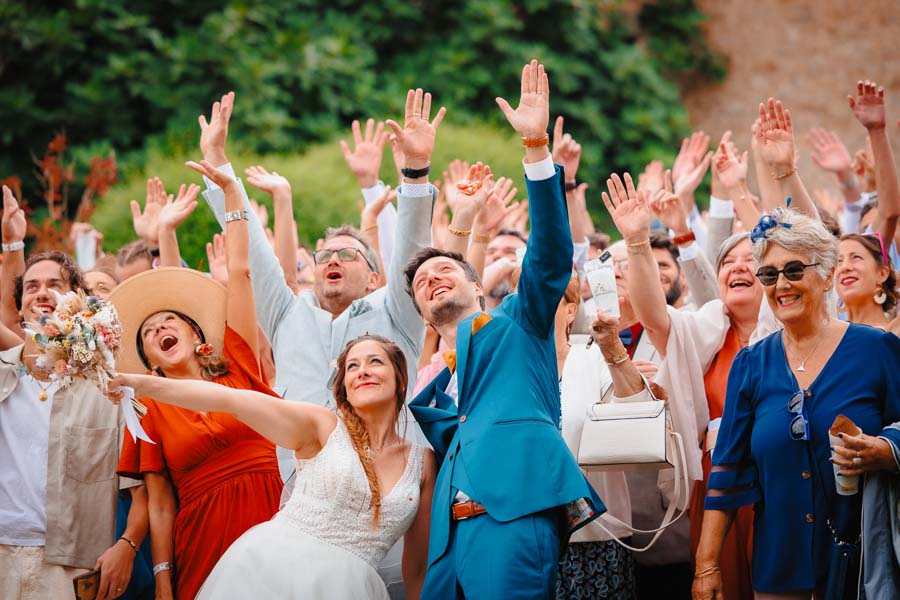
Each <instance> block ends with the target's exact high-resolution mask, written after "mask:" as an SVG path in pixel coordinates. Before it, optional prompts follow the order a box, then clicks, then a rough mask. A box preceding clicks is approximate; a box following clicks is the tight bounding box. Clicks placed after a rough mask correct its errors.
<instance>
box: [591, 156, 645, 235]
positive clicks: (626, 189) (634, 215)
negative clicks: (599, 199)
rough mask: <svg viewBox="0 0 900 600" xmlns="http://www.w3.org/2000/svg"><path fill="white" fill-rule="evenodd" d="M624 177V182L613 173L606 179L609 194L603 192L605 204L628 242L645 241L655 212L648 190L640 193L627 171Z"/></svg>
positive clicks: (617, 227)
mask: <svg viewBox="0 0 900 600" xmlns="http://www.w3.org/2000/svg"><path fill="white" fill-rule="evenodd" d="M624 178H625V182H624V183H623V182H622V179H620V178H619V176H618V175H616V174H613V175H612V177H611V178H610V179H607V180H606V188H607V189H608V190H609V194H608V195H607V193H606V192H603V194H602V196H603V204H605V205H606V210H608V211H609V214H610V216H611V217H612V219H613V223H615V225H616V229H618V230H619V233H621V234H622V237H623V238H624V239H625V241H626V242H628V243H629V244H632V243H636V242H643V241H644V240H647V239H649V237H650V224H651V223H652V222H653V213H652V212H650V206H649V201H648V198H647V194H646V192H643V191H641V192H640V193H638V191H637V190H636V189H635V188H634V182H633V181H632V180H631V175H629V174H628V173H625V176H624Z"/></svg>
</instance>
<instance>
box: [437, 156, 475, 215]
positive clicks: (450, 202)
mask: <svg viewBox="0 0 900 600" xmlns="http://www.w3.org/2000/svg"><path fill="white" fill-rule="evenodd" d="M469 168H470V167H469V163H468V162H466V161H464V160H460V159H458V158H455V159H453V160H452V161H450V164H449V165H448V166H447V170H446V171H444V173H443V177H444V185H443V186H442V187H441V191H442V192H443V194H444V200H446V201H447V206H449V207H450V212H451V213H455V212H456V210H457V209H458V208H459V205H460V203H461V202H463V199H462V198H460V196H462V194H461V193H460V192H459V189H457V187H456V184H457V183H459V182H461V181H463V180H465V179H466V177H468V176H469Z"/></svg>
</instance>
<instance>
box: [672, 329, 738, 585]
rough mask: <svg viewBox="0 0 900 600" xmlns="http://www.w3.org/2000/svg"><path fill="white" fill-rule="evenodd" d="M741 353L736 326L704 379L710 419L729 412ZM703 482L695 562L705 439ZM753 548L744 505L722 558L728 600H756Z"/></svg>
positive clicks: (708, 461)
mask: <svg viewBox="0 0 900 600" xmlns="http://www.w3.org/2000/svg"><path fill="white" fill-rule="evenodd" d="M740 350H741V340H740V338H739V337H738V334H737V330H736V329H734V327H731V328H729V329H728V333H727V334H726V335H725V344H724V345H723V346H722V349H721V350H719V353H718V354H717V355H716V357H715V358H714V359H713V362H712V364H711V365H710V366H709V369H707V371H706V374H705V375H704V376H703V384H704V387H705V388H706V400H707V404H708V406H709V419H710V420H713V419H718V418H721V417H722V413H723V412H724V410H725V390H726V389H727V387H728V373H729V371H731V363H732V362H733V361H734V357H735V356H736V355H737V353H738V352H739V351H740ZM702 449H703V481H695V482H694V489H693V492H692V493H691V505H690V509H689V512H688V518H689V519H690V525H691V562H693V561H695V560H696V556H697V548H698V546H699V545H700V531H701V527H702V525H703V501H704V500H705V499H706V483H707V482H708V481H709V471H710V469H711V467H712V455H711V453H710V452H707V451H706V438H704V439H703V448H702ZM752 548H753V507H752V506H744V507H741V508H739V509H738V511H737V516H736V517H735V519H734V523H733V524H732V526H731V530H730V531H729V532H728V535H727V536H725V543H724V545H723V546H722V554H721V555H720V556H719V569H720V571H721V573H722V591H723V592H724V597H725V598H726V599H727V600H753V582H752V579H751V570H750V559H751V557H752Z"/></svg>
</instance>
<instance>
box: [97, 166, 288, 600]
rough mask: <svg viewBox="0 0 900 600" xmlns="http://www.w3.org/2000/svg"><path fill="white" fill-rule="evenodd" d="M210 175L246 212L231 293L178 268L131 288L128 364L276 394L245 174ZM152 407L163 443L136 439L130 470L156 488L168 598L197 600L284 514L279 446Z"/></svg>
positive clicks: (131, 283) (126, 298)
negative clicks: (267, 373)
mask: <svg viewBox="0 0 900 600" xmlns="http://www.w3.org/2000/svg"><path fill="white" fill-rule="evenodd" d="M200 169H201V171H202V172H204V174H206V175H207V176H209V177H210V178H211V179H213V180H214V181H215V182H216V183H217V184H218V185H220V186H221V187H222V188H223V189H224V190H225V199H226V209H227V210H228V211H236V212H235V213H234V214H235V215H236V218H233V219H232V220H230V221H228V223H227V224H226V227H227V235H226V251H227V253H228V271H229V285H228V288H227V290H226V288H224V287H223V286H222V285H220V284H219V283H216V282H215V281H213V280H212V279H211V278H209V277H206V276H205V275H204V274H202V273H199V272H197V271H192V270H188V269H181V268H175V267H171V268H165V267H164V268H161V269H155V270H151V271H147V272H144V273H141V274H139V275H136V276H134V277H132V278H130V279H129V280H127V281H126V282H124V283H122V284H121V285H120V286H119V287H118V288H116V290H115V292H114V293H113V295H112V296H111V297H110V300H111V301H112V302H113V303H114V304H115V306H116V308H117V309H118V311H119V315H120V319H121V321H122V328H123V348H122V351H121V354H120V356H119V357H118V359H117V368H118V370H119V371H121V372H143V371H148V370H149V371H150V372H152V373H154V374H156V375H158V376H162V377H168V378H173V379H205V380H207V381H213V382H216V383H219V384H221V385H224V386H227V387H231V388H238V389H249V390H256V391H260V392H263V393H266V394H270V395H273V396H274V395H275V394H274V392H272V391H271V389H270V388H269V386H268V385H267V383H266V381H265V380H264V376H263V375H262V371H261V368H260V361H259V349H258V338H257V323H256V317H255V315H256V310H255V307H254V304H253V290H252V287H251V285H250V279H249V276H248V273H249V265H248V259H247V248H248V233H247V223H246V220H245V219H244V218H241V215H242V213H241V212H240V211H241V209H242V208H243V199H242V197H241V194H240V191H239V189H238V186H237V183H236V181H235V180H234V179H231V178H230V177H228V176H226V175H224V174H222V173H220V172H219V171H217V170H215V169H212V168H211V167H209V166H208V165H205V164H204V167H200ZM176 204H177V202H176ZM182 208H183V209H184V208H185V207H182ZM192 208H193V207H189V208H186V209H185V210H187V212H188V214H189V210H192ZM174 210H177V207H176V209H173V212H174ZM169 216H172V215H166V214H165V213H164V214H163V215H161V216H160V255H161V260H162V262H163V264H166V263H167V262H170V261H169V260H167V256H164V255H167V254H168V255H169V256H171V252H168V250H171V245H170V246H169V247H168V248H167V242H172V241H174V226H175V225H177V219H176V218H173V219H172V220H171V221H169V220H168V217H169ZM184 216H186V215H184ZM182 220H183V219H182ZM173 222H175V223H174V224H173ZM168 234H171V235H169V239H168V240H167V239H166V237H167V235H168ZM176 244H177V243H176ZM175 247H176V248H177V245H176V246H175ZM175 255H176V256H177V250H176V252H175ZM226 323H227V325H226ZM140 401H141V402H142V403H143V404H144V405H146V407H147V413H146V415H145V416H144V417H143V419H142V421H141V425H142V426H143V428H144V430H145V431H146V432H147V434H148V436H149V437H150V438H151V439H152V440H153V441H154V442H155V443H154V444H150V443H147V442H144V441H139V442H138V443H137V444H134V443H132V441H131V439H130V438H126V443H125V448H124V449H123V452H122V458H121V461H120V463H119V472H120V473H123V474H124V473H128V474H129V475H131V476H141V477H143V478H144V480H145V483H146V485H147V492H148V495H149V512H150V531H151V535H152V549H153V562H154V574H155V576H156V589H157V596H156V597H157V599H167V598H177V599H179V600H182V599H183V600H191V599H193V598H194V596H195V595H196V594H197V591H198V590H199V589H200V587H201V586H202V585H203V582H204V581H205V580H206V578H207V576H208V575H209V573H210V572H211V571H212V569H213V567H214V566H215V565H216V563H217V562H218V560H219V558H220V557H221V556H222V555H223V554H224V553H225V551H226V550H227V549H228V547H229V546H230V545H231V543H232V542H234V541H235V540H236V539H237V538H238V537H240V536H241V535H242V534H243V533H244V532H245V531H247V530H248V529H250V528H251V527H253V526H254V525H257V524H259V523H262V522H264V521H268V520H269V519H270V518H271V517H272V516H273V515H274V514H275V513H276V512H277V510H278V504H279V499H280V497H281V491H282V481H281V477H280V475H279V471H278V462H277V459H276V457H275V447H274V445H273V444H272V443H271V442H269V441H268V440H266V439H265V438H263V437H262V436H260V435H259V434H258V433H256V432H254V431H253V430H252V429H250V428H249V427H247V426H246V425H244V424H243V423H241V422H240V421H238V420H237V419H235V418H234V417H233V416H231V415H229V414H225V413H216V412H211V413H201V412H196V411H192V410H188V409H184V408H178V407H175V406H170V405H167V404H161V403H157V402H155V401H154V400H153V399H151V398H141V399H140Z"/></svg>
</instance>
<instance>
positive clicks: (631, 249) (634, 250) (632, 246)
mask: <svg viewBox="0 0 900 600" xmlns="http://www.w3.org/2000/svg"><path fill="white" fill-rule="evenodd" d="M644 248H648V249H649V248H650V240H644V241H643V242H635V243H629V244H626V245H625V250H626V251H627V252H628V254H640V253H641V251H642V250H643V249H644Z"/></svg>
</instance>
